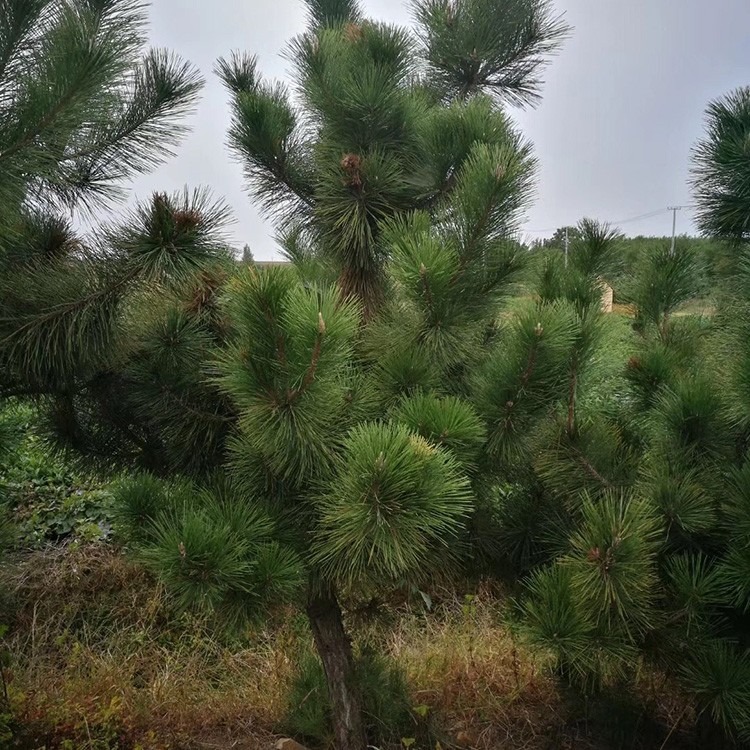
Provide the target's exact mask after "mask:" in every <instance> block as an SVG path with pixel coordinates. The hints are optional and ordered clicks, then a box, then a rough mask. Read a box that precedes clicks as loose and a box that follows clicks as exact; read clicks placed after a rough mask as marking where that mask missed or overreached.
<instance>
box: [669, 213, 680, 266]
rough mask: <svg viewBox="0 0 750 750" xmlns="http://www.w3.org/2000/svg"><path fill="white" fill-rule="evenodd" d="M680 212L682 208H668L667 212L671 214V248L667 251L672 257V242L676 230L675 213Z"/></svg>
mask: <svg viewBox="0 0 750 750" xmlns="http://www.w3.org/2000/svg"><path fill="white" fill-rule="evenodd" d="M681 210H682V206H669V208H667V211H671V212H672V247H671V248H670V250H669V254H670V255H674V241H675V234H676V230H677V212H678V211H681Z"/></svg>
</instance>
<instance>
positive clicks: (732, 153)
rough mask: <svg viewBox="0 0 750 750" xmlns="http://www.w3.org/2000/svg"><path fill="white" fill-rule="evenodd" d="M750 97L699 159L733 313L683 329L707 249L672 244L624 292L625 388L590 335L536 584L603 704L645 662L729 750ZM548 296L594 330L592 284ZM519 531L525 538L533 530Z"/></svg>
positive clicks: (704, 215) (723, 108)
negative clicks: (675, 687) (725, 246)
mask: <svg viewBox="0 0 750 750" xmlns="http://www.w3.org/2000/svg"><path fill="white" fill-rule="evenodd" d="M746 100H747V92H745V91H744V90H743V91H740V92H736V93H735V94H733V95H730V96H729V97H726V98H725V99H723V100H720V101H719V102H718V103H715V104H712V105H711V107H710V108H709V112H708V117H709V123H708V134H707V137H706V139H705V140H704V141H703V142H702V143H701V144H700V145H699V146H698V147H697V148H696V151H695V170H696V171H695V174H696V184H695V189H696V197H697V200H698V203H699V216H700V223H701V226H702V228H703V229H704V231H705V232H706V233H707V234H708V235H709V236H712V237H715V238H725V239H729V240H731V241H732V242H733V243H734V244H733V250H734V254H735V261H734V273H733V275H732V276H731V278H729V279H728V280H727V283H726V287H725V288H724V289H722V290H719V291H718V294H717V302H718V303H719V305H720V308H719V311H718V313H717V314H716V315H715V316H714V318H713V319H712V320H709V319H701V318H695V317H688V316H684V317H681V316H679V315H677V314H676V313H678V312H679V310H680V306H681V305H682V304H683V303H684V302H686V301H687V300H689V299H692V298H694V297H695V295H696V293H697V290H698V289H699V285H700V279H699V270H700V265H701V259H700V258H698V257H697V256H696V253H695V252H694V251H693V249H692V247H691V246H690V245H687V244H686V245H683V247H681V248H678V252H676V253H674V254H673V253H671V252H670V249H669V245H668V243H663V244H662V245H659V244H656V245H654V246H652V247H650V248H648V249H647V252H646V253H645V254H644V256H643V257H642V258H641V260H640V262H639V264H638V267H637V268H636V270H635V273H634V274H633V275H632V277H631V278H630V279H629V280H628V281H627V283H626V284H625V286H624V288H623V293H624V296H625V297H626V298H627V299H628V300H629V301H630V302H631V304H632V305H633V306H634V308H635V317H634V320H633V331H634V334H635V337H634V338H631V337H628V338H627V339H625V341H626V344H627V347H626V348H624V349H621V350H620V351H619V352H617V350H615V353H616V354H617V355H618V357H619V358H620V362H621V364H622V365H624V366H623V367H622V371H621V374H620V375H619V377H616V378H613V377H612V376H610V379H609V380H607V381H604V380H601V381H600V378H601V375H597V373H596V370H597V364H596V362H597V360H599V365H598V367H599V368H601V358H602V355H604V354H606V353H607V348H606V347H607V340H608V339H609V340H611V336H610V337H604V338H602V337H599V338H597V336H596V335H595V334H594V335H593V336H592V335H591V334H589V335H587V336H586V337H585V339H584V340H585V341H586V342H587V348H586V349H585V350H584V351H587V352H588V354H589V358H588V360H587V361H588V362H589V363H590V366H591V365H593V368H592V370H591V371H590V373H591V374H593V375H594V381H593V382H592V381H589V382H588V383H587V385H586V387H585V388H584V389H583V395H584V398H583V399H582V401H581V402H580V403H578V404H577V408H578V415H579V417H578V425H579V427H578V430H577V431H576V432H575V433H574V434H573V440H570V437H571V435H570V432H568V435H567V436H565V432H564V430H563V428H562V423H563V418H562V415H561V416H560V423H561V428H560V432H561V433H562V434H563V436H565V439H564V440H561V439H560V437H559V436H558V435H557V434H554V433H553V435H554V439H553V440H552V441H550V436H549V434H542V435H541V442H540V443H538V444H537V445H538V457H537V460H536V471H537V476H538V477H539V478H540V479H541V480H542V482H543V484H544V486H545V489H546V490H547V492H550V493H552V494H553V495H558V494H559V495H560V500H559V503H560V507H559V509H558V510H557V513H558V517H560V518H562V519H564V522H563V523H560V524H559V526H560V527H561V528H562V529H563V530H562V532H561V533H559V534H558V535H557V537H556V538H555V539H554V542H553V544H551V545H550V547H549V548H548V549H549V553H548V557H547V561H546V564H544V561H542V562H543V564H542V565H540V566H538V567H537V568H536V569H535V570H534V571H533V572H532V575H531V576H530V577H529V578H528V579H527V593H528V596H527V598H526V600H525V603H524V606H523V609H524V612H525V616H526V617H525V621H524V627H525V629H526V631H527V634H528V635H529V636H530V637H531V639H532V640H533V641H534V642H536V643H537V644H538V645H540V646H541V647H543V648H544V649H545V650H546V651H547V652H548V653H550V655H551V656H552V659H553V662H554V663H555V664H556V666H557V668H558V669H559V670H560V671H561V673H563V674H565V675H567V676H568V678H569V679H571V680H572V681H574V682H575V683H576V684H578V685H579V686H580V687H581V688H582V689H583V690H585V691H586V692H587V693H589V694H590V693H591V692H592V691H594V690H596V689H598V687H600V686H601V685H604V684H609V685H612V684H617V685H620V686H623V685H625V684H628V683H629V682H631V681H632V680H633V676H634V667H635V668H638V665H641V664H647V665H651V666H652V667H653V666H655V667H656V668H658V669H660V670H662V671H663V672H665V673H666V674H668V675H669V676H671V677H672V679H674V680H676V681H678V682H679V684H680V685H681V686H682V687H683V689H684V690H685V691H686V692H687V693H688V694H689V695H692V696H693V699H694V702H695V714H696V716H697V717H698V719H697V723H698V731H699V736H700V739H701V741H702V742H703V744H704V745H705V746H718V744H719V743H721V742H722V739H721V737H722V735H729V736H730V737H732V738H733V739H734V740H739V741H743V740H747V739H748V737H749V736H750V692H748V690H747V678H748V674H750V656H749V655H748V650H747V649H748V642H747V620H746V613H747V603H748V599H747V596H746V594H747V587H746V586H745V585H744V583H742V581H746V580H747V577H748V575H750V567H748V557H747V555H746V549H747V547H748V540H749V538H748V537H747V524H746V520H747V519H746V516H747V508H748V504H747V498H748V497H749V495H748V494H747V487H748V485H747V477H748V476H750V475H748V470H747V465H748V464H747V445H748V443H747V435H748V432H747V424H748V422H747V421H746V416H745V415H746V413H747V411H746V408H745V406H744V404H745V402H746V395H745V394H746V393H747V391H746V390H745V383H746V381H747V368H746V366H745V364H746V362H747V361H748V360H747V353H746V350H747V342H748V340H749V339H748V330H747V324H746V322H745V321H746V320H747V291H746V290H747V288H748V279H747V268H748V266H747V262H746V258H747V236H746V235H745V233H744V231H743V230H742V226H741V225H742V221H743V218H742V217H743V216H744V217H747V216H750V201H748V195H747V192H746V190H745V185H744V182H743V179H744V178H743V175H744V172H743V170H744V169H745V167H746V163H745V162H746V160H743V159H741V158H739V150H738V149H740V144H741V143H744V142H745V141H746V140H747V138H748V135H750V120H748V119H747V117H746V116H745V115H746V111H745V109H743V107H745V108H746V106H745V105H746V104H747V101H746ZM571 265H572V267H573V268H575V267H576V266H577V265H578V263H577V261H576V260H575V254H574V255H573V256H572V263H571ZM566 279H567V281H566ZM540 291H541V295H542V297H543V298H549V299H551V300H552V299H559V298H561V297H565V296H568V298H569V299H577V301H576V302H575V305H576V308H577V310H578V314H579V316H580V315H581V311H582V310H584V309H585V308H584V307H583V303H584V302H585V300H586V293H585V291H586V290H585V286H582V285H581V284H580V283H579V282H577V281H576V280H575V271H573V272H571V270H570V269H563V270H562V271H555V268H554V264H553V265H552V266H550V265H549V264H548V265H546V266H544V267H543V273H542V275H541V287H540ZM586 317H587V316H585V315H584V316H582V317H581V318H580V320H581V323H582V324H584V326H585V327H586V328H588V325H590V323H588V324H586V323H585V322H584V321H585V320H586ZM592 330H593V331H595V330H596V327H594V328H593V329H592ZM628 350H629V354H628V353H627V352H628ZM574 351H575V349H574ZM597 381H600V382H601V383H602V384H604V383H606V385H607V386H608V392H605V393H602V392H599V386H598V385H597ZM592 396H594V397H595V398H593V399H592V398H591V397H592ZM587 433H589V435H590V437H589V438H588V439H586V438H587ZM586 474H588V477H587V476H586ZM501 520H503V521H504V523H505V524H506V525H507V524H510V523H515V522H517V519H516V517H509V518H507V519H501ZM520 520H522V521H525V519H520ZM503 533H505V534H506V536H509V537H510V538H515V537H519V538H523V537H522V535H521V533H520V530H515V531H514V532H513V535H511V531H510V530H508V529H505V530H504V532H503ZM546 533H548V534H549V532H546Z"/></svg>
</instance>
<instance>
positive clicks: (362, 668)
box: [284, 651, 415, 747]
mask: <svg viewBox="0 0 750 750" xmlns="http://www.w3.org/2000/svg"><path fill="white" fill-rule="evenodd" d="M357 671H358V676H359V680H360V687H361V690H362V700H363V703H364V716H365V725H366V731H367V738H368V741H369V742H370V744H371V745H374V746H376V747H387V746H400V745H401V739H402V738H405V737H413V736H414V734H415V717H414V716H413V715H412V712H411V704H410V701H409V695H408V692H407V689H406V683H405V682H404V678H403V676H402V674H401V672H400V671H399V669H398V668H397V667H396V666H395V665H394V664H392V663H390V662H389V661H388V659H386V658H385V657H383V656H381V655H379V654H376V653H373V652H369V651H365V652H363V653H362V654H361V655H360V657H359V659H358V660H357ZM284 724H285V726H286V729H287V730H288V731H289V733H290V734H293V735H294V736H296V737H300V738H303V739H305V740H306V741H308V742H314V743H315V744H317V745H320V746H321V747H327V746H328V745H329V744H330V742H331V740H332V737H333V733H332V728H331V714H330V703H329V699H328V692H327V688H326V681H325V675H324V674H323V665H322V664H321V663H320V660H319V659H318V657H317V656H315V655H314V654H312V653H309V654H306V655H305V657H304V658H303V659H302V660H301V662H300V665H299V672H298V673H297V678H296V680H295V681H294V683H293V685H292V689H291V692H290V694H289V700H288V709H287V715H286V720H285V722H284Z"/></svg>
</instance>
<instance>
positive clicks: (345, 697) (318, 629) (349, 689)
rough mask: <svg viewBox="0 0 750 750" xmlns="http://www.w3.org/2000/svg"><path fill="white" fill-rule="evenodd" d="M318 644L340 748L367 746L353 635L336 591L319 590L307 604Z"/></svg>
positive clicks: (361, 749)
mask: <svg viewBox="0 0 750 750" xmlns="http://www.w3.org/2000/svg"><path fill="white" fill-rule="evenodd" d="M307 616H308V618H309V620H310V626H311V628H312V632H313V638H314V639H315V646H316V648H317V649H318V654H320V658H321V661H322V662H323V669H324V671H325V675H326V681H327V682H328V694H329V696H330V700H331V717H332V722H333V733H334V737H335V740H336V750H366V748H367V741H366V739H365V727H364V723H363V720H362V698H361V695H360V690H359V686H358V685H357V680H356V674H355V667H354V658H353V656H352V646H351V641H350V640H349V636H348V635H347V634H346V631H345V630H344V623H343V620H342V617H341V607H339V603H338V601H337V599H336V595H335V594H334V592H333V591H330V590H329V591H326V592H316V593H315V594H314V595H312V596H311V597H310V599H309V601H308V604H307Z"/></svg>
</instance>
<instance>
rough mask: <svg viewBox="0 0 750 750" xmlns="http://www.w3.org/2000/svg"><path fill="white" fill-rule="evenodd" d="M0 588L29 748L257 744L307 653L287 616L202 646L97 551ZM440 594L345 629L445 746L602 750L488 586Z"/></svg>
mask: <svg viewBox="0 0 750 750" xmlns="http://www.w3.org/2000/svg"><path fill="white" fill-rule="evenodd" d="M2 587H6V589H10V590H11V591H14V592H15V598H16V607H15V610H16V613H15V617H14V621H13V626H14V627H13V630H12V634H11V639H10V642H9V645H10V650H11V653H12V666H11V669H10V670H8V674H9V676H10V677H11V678H12V681H11V688H12V690H11V693H12V698H13V704H14V712H15V714H16V716H17V718H18V719H19V720H20V722H21V723H22V724H24V725H25V726H26V731H27V735H28V737H30V738H31V739H32V740H33V742H32V743H31V744H30V745H29V746H30V747H34V748H37V747H45V748H47V749H48V750H52V749H53V748H63V747H68V748H74V749H75V750H103V749H104V748H111V747H117V748H119V749H120V750H126V749H128V748H141V749H142V750H172V749H173V748H174V749H175V750H178V749H179V750H182V749H183V748H196V749H197V748H203V749H204V750H209V749H210V748H214V749H216V750H218V749H228V748H235V750H260V749H261V748H264V749H268V748H271V747H273V739H274V733H275V732H277V731H279V725H280V722H281V721H282V718H283V715H284V712H285V709H286V696H287V695H288V692H289V687H290V685H291V682H292V680H293V678H294V675H295V673H296V669H297V665H298V663H299V660H300V656H301V655H302V654H303V653H304V652H305V651H306V650H309V649H310V648H311V642H310V636H309V633H308V631H307V628H306V627H305V624H304V620H303V619H302V618H301V617H300V615H299V614H298V613H296V612H295V611H294V610H293V609H291V608H289V609H285V610H283V611H280V612H277V613H275V615H274V617H273V618H272V620H271V621H270V622H267V623H266V624H264V625H259V626H258V627H257V628H256V629H254V630H252V632H249V633H247V634H245V636H244V637H243V638H242V639H241V640H236V641H234V642H228V641H227V640H226V639H222V638H218V637H216V633H214V632H212V630H211V628H210V626H209V624H208V623H206V622H205V621H200V620H197V619H193V618H189V617H185V616H178V615H176V614H175V613H173V612H171V611H170V608H169V606H168V602H167V600H166V598H165V596H164V593H163V591H162V590H161V589H160V587H159V586H158V585H156V584H155V583H154V581H152V580H151V579H149V578H148V577H147V576H146V575H145V574H144V573H143V571H142V570H140V569H139V568H138V567H137V566H135V565H133V564H132V563H130V562H128V561H127V560H126V559H125V558H123V557H122V556H121V555H119V554H117V553H116V552H114V551H113V550H111V549H108V548H106V547H90V548H83V549H79V550H53V551H49V552H45V553H35V554H34V555H33V556H31V557H28V558H26V559H25V560H23V561H19V562H17V563H16V564H14V565H10V566H6V568H5V570H4V572H3V574H2V577H0V590H1V589H2ZM442 594H443V595H442V597H440V603H439V604H438V605H437V606H436V608H435V611H434V612H432V613H429V614H427V613H425V612H424V611H422V610H421V609H417V608H412V607H410V606H409V605H408V604H407V603H404V602H402V603H400V604H396V605H394V604H391V605H390V606H388V607H386V608H385V610H384V611H385V618H378V617H374V618H373V617H365V618H358V617H356V616H355V614H353V615H352V616H351V617H350V625H351V627H352V629H353V631H354V633H355V639H356V640H357V641H358V642H360V643H362V644H364V643H368V644H376V645H377V646H378V648H380V649H382V650H385V651H386V652H388V653H389V654H390V655H391V657H392V658H393V659H394V660H395V661H396V662H397V663H398V664H399V666H400V667H401V668H402V669H403V671H404V673H405V675H406V678H407V682H408V684H409V686H410V690H411V692H412V698H413V703H414V706H415V707H417V706H421V707H423V708H421V709H420V710H422V711H426V712H428V713H429V715H430V716H434V717H435V718H436V719H437V721H438V723H439V725H440V726H441V728H442V730H443V736H444V737H445V738H446V739H447V742H448V743H449V745H450V746H453V747H469V748H475V749H476V750H496V749H497V750H502V749H503V748H507V749H508V750H510V749H511V748H512V749H513V750H551V749H552V748H567V747H570V748H572V747H575V748H577V750H585V748H593V747H599V748H601V747H604V746H603V745H601V744H599V745H597V744H595V743H594V741H593V740H591V739H590V738H589V737H586V736H584V735H583V733H581V732H579V731H578V729H577V725H576V723H575V721H574V720H573V719H574V717H572V716H571V713H570V706H569V705H567V703H566V701H565V700H564V697H563V695H562V693H561V691H560V688H559V686H558V683H557V682H556V681H555V680H554V679H552V678H551V677H550V676H549V675H548V674H547V673H546V672H545V671H544V670H543V669H542V668H541V666H540V664H539V663H538V661H537V659H536V658H535V657H534V655H533V654H531V653H530V652H529V651H527V650H526V649H525V648H524V647H523V645H522V644H521V643H519V641H518V639H517V638H515V637H514V636H513V634H512V632H511V631H510V630H509V629H508V627H507V626H506V625H504V624H503V618H502V611H503V602H502V599H503V597H502V593H501V592H498V591H496V590H493V589H492V588H490V587H488V586H486V587H480V588H479V590H478V591H476V592H475V593H474V595H473V596H472V597H469V598H461V597H458V596H456V595H455V594H451V593H449V592H447V591H446V592H442ZM0 619H3V618H0ZM649 679H651V678H649ZM649 690H651V691H652V692H653V693H656V691H657V689H656V688H655V687H654V684H653V680H651V683H650V687H647V686H646V685H645V684H644V693H646V694H648V693H649ZM658 691H659V693H660V694H662V695H668V691H667V690H666V687H665V685H663V684H660V685H659V687H658ZM659 710H660V711H661V713H662V718H663V719H664V720H665V721H666V722H668V723H669V724H671V723H672V721H673V720H675V717H676V719H681V718H682V714H683V713H684V703H682V702H681V701H680V699H679V696H674V700H663V701H661V707H660V709H659ZM676 736H677V733H675V738H676ZM65 740H69V741H72V744H69V745H67V746H65V745H64V744H63V742H64V741H65ZM678 746H679V745H677V744H675V743H672V744H670V745H669V746H668V747H670V748H674V747H678ZM443 747H446V745H445V744H444V745H443ZM634 747H635V746H634ZM641 747H648V745H645V746H644V745H641ZM415 750H416V748H415ZM430 750H433V749H432V748H431V749H430ZM446 750H447V748H446Z"/></svg>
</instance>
